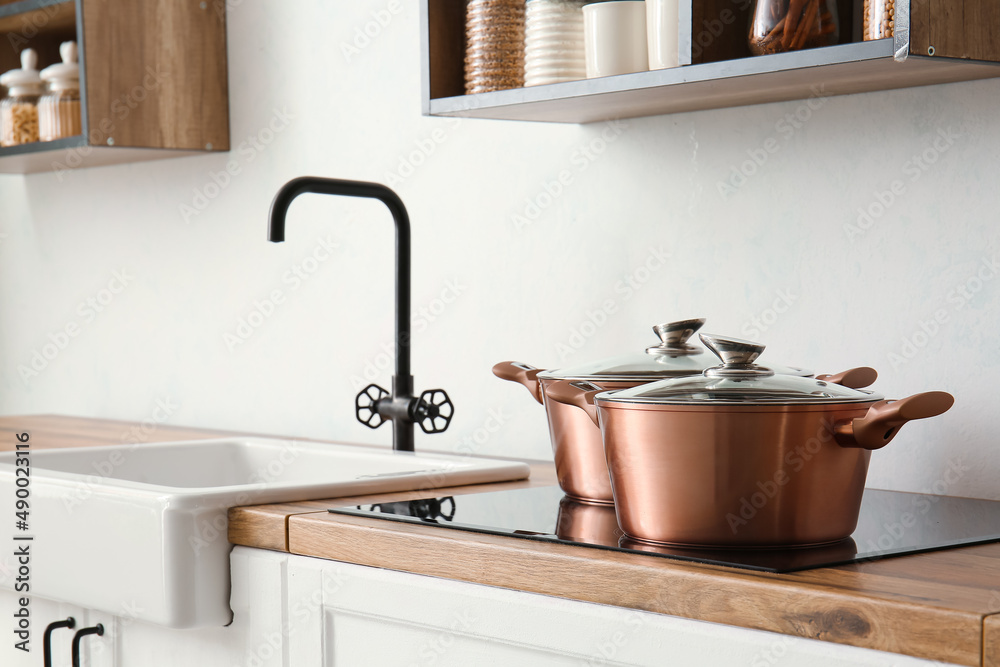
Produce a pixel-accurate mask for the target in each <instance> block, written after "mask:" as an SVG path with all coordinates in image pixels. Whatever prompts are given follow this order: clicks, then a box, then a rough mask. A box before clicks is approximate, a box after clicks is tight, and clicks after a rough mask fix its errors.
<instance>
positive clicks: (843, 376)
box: [816, 366, 878, 389]
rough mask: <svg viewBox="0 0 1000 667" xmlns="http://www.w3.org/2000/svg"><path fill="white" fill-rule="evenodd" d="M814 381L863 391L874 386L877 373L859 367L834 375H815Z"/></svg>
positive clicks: (871, 369)
mask: <svg viewBox="0 0 1000 667" xmlns="http://www.w3.org/2000/svg"><path fill="white" fill-rule="evenodd" d="M816 379H817V380H822V381H823V382H829V383H830V384H839V385H841V386H843V387H850V388H851V389H864V388H865V387H870V386H871V385H873V384H875V380H877V379H878V371H877V370H875V369H874V368H869V367H868V366H861V367H860V368H851V369H849V370H846V371H844V372H843V373H837V374H836V375H817V376H816Z"/></svg>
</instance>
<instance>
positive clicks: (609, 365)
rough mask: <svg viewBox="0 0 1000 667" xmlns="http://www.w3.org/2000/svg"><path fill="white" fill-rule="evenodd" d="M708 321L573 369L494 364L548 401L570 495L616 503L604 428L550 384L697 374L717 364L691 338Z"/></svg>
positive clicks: (857, 372)
mask: <svg viewBox="0 0 1000 667" xmlns="http://www.w3.org/2000/svg"><path fill="white" fill-rule="evenodd" d="M704 323H705V320H704V319H691V320H681V321H678V322H669V323H667V324H659V325H657V326H654V327H653V331H654V332H655V333H656V335H657V336H658V337H659V338H660V343H659V344H657V345H653V346H651V347H648V348H646V351H645V353H641V352H640V353H638V354H629V355H624V356H619V357H613V358H611V359H604V360H601V361H597V362H592V363H589V364H584V365H582V366H577V367H575V368H568V369H564V370H541V369H539V368H535V367H534V366H529V365H527V364H522V363H520V362H516V361H503V362H500V363H499V364H497V365H496V366H494V367H493V374H494V375H496V376H497V377H499V378H501V379H503V380H510V381H513V382H519V383H520V384H522V385H524V386H525V387H526V388H527V389H528V391H529V392H530V393H531V395H532V396H533V397H534V398H535V400H536V401H538V402H539V403H541V404H543V405H544V406H545V414H546V416H547V417H548V422H549V437H550V438H551V441H552V451H553V453H554V455H555V464H556V476H557V477H558V479H559V486H560V487H561V488H562V490H563V491H565V492H566V493H567V494H568V495H569V496H571V497H572V498H575V499H577V500H580V501H583V502H590V503H598V504H604V505H611V504H613V503H614V498H613V496H612V492H611V481H610V479H609V477H608V468H607V463H606V461H605V456H604V444H603V442H602V441H601V431H600V429H599V428H597V427H596V426H595V425H594V422H592V421H591V420H590V419H589V418H588V417H587V416H586V415H585V414H582V413H581V412H580V411H579V410H576V409H575V408H573V407H570V406H568V405H563V404H561V403H558V402H556V401H549V400H546V398H545V395H546V388H547V387H548V386H550V385H551V384H553V383H555V382H559V381H562V380H583V381H587V382H591V383H593V384H594V385H596V386H597V387H600V388H601V389H604V390H608V391H610V390H615V389H628V388H631V387H636V386H639V385H643V384H647V383H649V382H655V381H657V380H663V379H667V378H677V377H688V376H691V375H698V374H700V373H701V372H702V371H704V370H705V369H706V368H709V367H710V366H714V365H715V364H716V359H715V357H713V356H712V355H708V354H705V353H704V352H705V351H704V349H702V348H701V347H695V346H693V345H689V344H688V343H687V341H688V339H689V338H690V337H691V336H692V335H693V334H694V333H695V332H696V331H698V329H700V328H701V326H702V325H703V324H704ZM772 369H773V370H774V371H775V372H777V373H780V374H784V375H802V376H806V377H810V376H811V375H812V373H811V372H810V371H807V370H804V369H802V368H796V367H793V366H781V367H779V366H773V367H772ZM877 377H878V374H877V373H876V372H875V371H874V370H873V369H871V368H856V369H853V370H851V371H848V372H845V373H841V374H839V375H836V376H832V375H822V376H820V378H822V379H825V380H827V381H828V382H838V383H840V384H845V385H847V386H851V387H866V386H868V385H870V384H871V383H873V382H874V381H875V379H876V378H877Z"/></svg>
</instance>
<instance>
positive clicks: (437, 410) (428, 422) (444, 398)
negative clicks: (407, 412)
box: [411, 389, 455, 433]
mask: <svg viewBox="0 0 1000 667" xmlns="http://www.w3.org/2000/svg"><path fill="white" fill-rule="evenodd" d="M454 415H455V406H454V405H453V404H452V402H451V399H450V398H448V392H446V391H445V390H444V389H428V390H427V391H425V392H423V393H422V394H420V398H418V399H417V400H416V401H415V402H414V404H413V409H412V414H411V419H412V420H413V421H414V422H416V423H417V424H420V430H422V431H423V432H424V433H444V432H445V431H447V430H448V426H449V425H450V424H451V418H452V417H453V416H454Z"/></svg>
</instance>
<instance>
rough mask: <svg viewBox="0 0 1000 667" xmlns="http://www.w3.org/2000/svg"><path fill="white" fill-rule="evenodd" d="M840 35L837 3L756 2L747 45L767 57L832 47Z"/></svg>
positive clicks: (834, 0) (798, 0)
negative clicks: (788, 52)
mask: <svg viewBox="0 0 1000 667" xmlns="http://www.w3.org/2000/svg"><path fill="white" fill-rule="evenodd" d="M839 36H840V31H839V25H838V21H837V0H756V2H755V4H754V10H753V20H752V21H751V23H750V36H749V40H748V42H749V46H750V52H751V53H753V54H754V55H755V56H764V55H769V54H772V53H783V52H785V51H798V50H800V49H811V48H815V47H819V46H832V45H834V44H836V43H837V40H838V38H839Z"/></svg>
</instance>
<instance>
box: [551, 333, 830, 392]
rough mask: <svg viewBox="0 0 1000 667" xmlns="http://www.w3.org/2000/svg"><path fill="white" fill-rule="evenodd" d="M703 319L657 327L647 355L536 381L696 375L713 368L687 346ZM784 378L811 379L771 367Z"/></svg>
mask: <svg viewBox="0 0 1000 667" xmlns="http://www.w3.org/2000/svg"><path fill="white" fill-rule="evenodd" d="M703 324H705V320H704V319H700V318H699V319H692V320H681V321H678V322H668V323H666V324H657V325H656V326H654V327H653V331H654V332H655V333H656V335H657V336H659V338H660V342H659V343H658V344H657V345H651V346H649V347H647V348H646V351H645V352H644V353H643V352H638V353H633V354H626V355H622V356H618V357H612V358H610V359H602V360H600V361H594V362H590V363H588V364H583V365H580V366H574V367H570V368H565V369H559V370H551V371H543V372H541V373H539V374H538V377H540V378H542V379H549V380H595V381H598V382H600V381H604V382H614V381H620V382H643V381H646V382H653V381H655V380H662V379H665V378H680V377H689V376H691V375H699V374H700V373H701V372H702V371H704V370H705V369H706V368H708V367H710V366H713V365H715V363H716V360H715V359H714V358H713V357H712V356H711V355H707V354H705V350H703V349H702V348H700V347H697V346H694V345H689V344H688V342H687V341H688V338H690V337H691V336H692V335H693V334H694V333H695V332H696V331H698V329H700V328H701V326H702V325H703ZM771 369H772V370H773V371H775V372H776V373H781V374H783V375H801V376H810V375H812V372H810V371H807V370H805V369H802V368H796V367H792V366H771Z"/></svg>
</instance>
